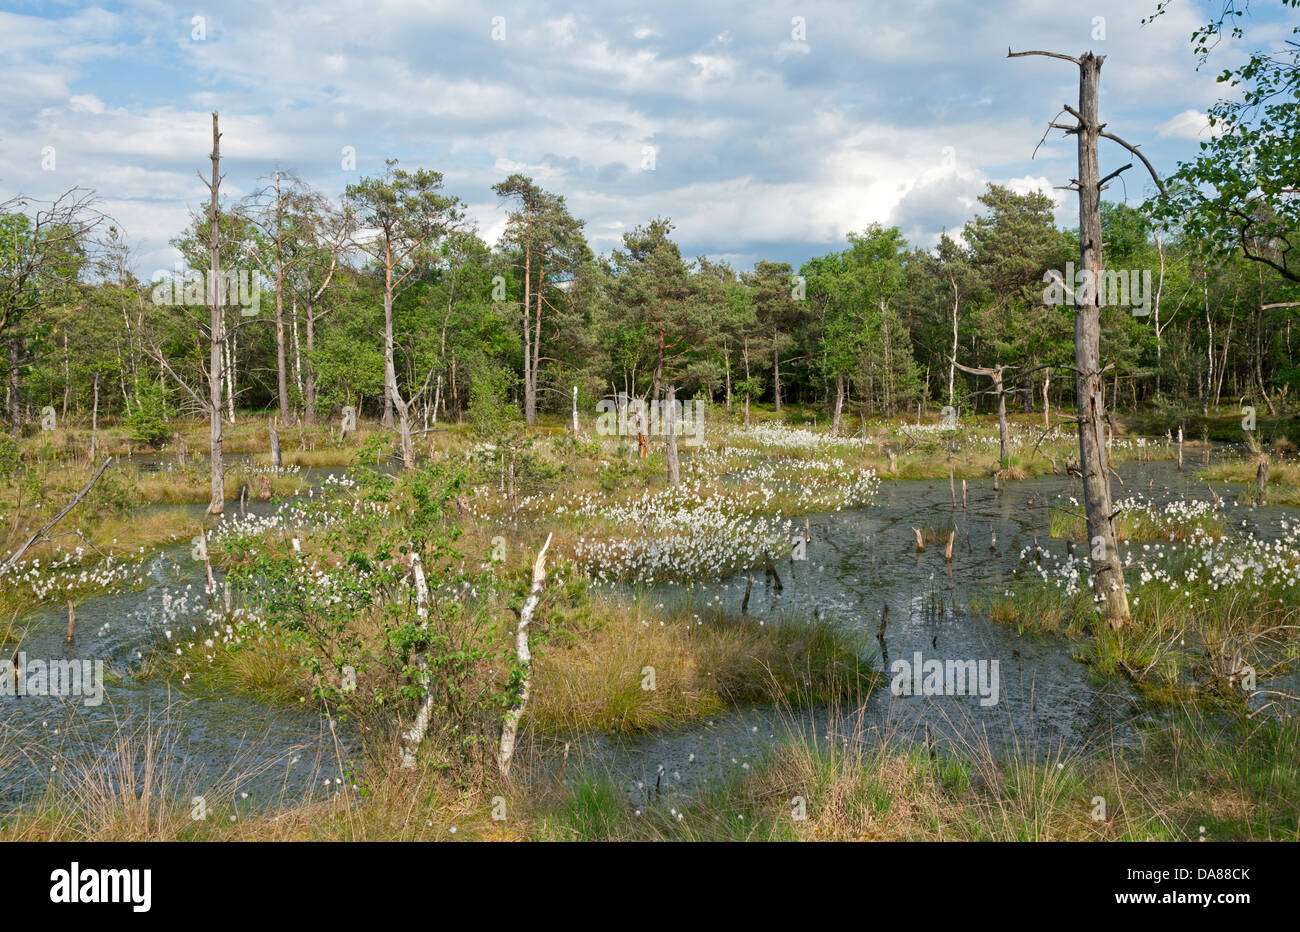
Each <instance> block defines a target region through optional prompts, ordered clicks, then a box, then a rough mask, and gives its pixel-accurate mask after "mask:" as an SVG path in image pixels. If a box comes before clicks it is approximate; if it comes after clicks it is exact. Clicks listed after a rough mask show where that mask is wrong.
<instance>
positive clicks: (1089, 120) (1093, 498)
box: [1007, 49, 1165, 629]
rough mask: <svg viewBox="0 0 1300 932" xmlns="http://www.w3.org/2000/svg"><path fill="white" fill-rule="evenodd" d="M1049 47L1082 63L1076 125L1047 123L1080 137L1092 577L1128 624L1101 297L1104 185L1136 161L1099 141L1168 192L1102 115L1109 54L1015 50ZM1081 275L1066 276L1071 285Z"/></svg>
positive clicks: (1077, 337) (1079, 349) (1081, 380)
mask: <svg viewBox="0 0 1300 932" xmlns="http://www.w3.org/2000/svg"><path fill="white" fill-rule="evenodd" d="M1024 55H1045V56H1047V57H1048V58H1060V59H1062V60H1064V61H1068V62H1073V63H1074V64H1075V65H1076V66H1078V68H1079V107H1078V109H1077V110H1076V109H1075V108H1074V107H1071V106H1070V105H1069V104H1064V105H1062V107H1061V109H1062V111H1063V112H1065V113H1068V114H1070V116H1072V117H1074V118H1075V120H1076V122H1075V123H1074V124H1073V125H1070V124H1064V123H1057V122H1055V121H1053V122H1051V123H1049V124H1048V128H1049V129H1059V130H1062V131H1063V132H1065V134H1066V135H1073V136H1076V137H1077V138H1078V143H1079V177H1078V178H1075V179H1073V180H1072V182H1071V183H1070V184H1069V185H1067V186H1066V187H1068V188H1073V189H1074V190H1076V191H1078V192H1079V275H1080V277H1081V278H1082V281H1081V282H1079V283H1078V286H1079V287H1078V288H1077V289H1075V290H1074V291H1073V298H1074V307H1075V312H1074V365H1075V396H1076V399H1077V402H1078V409H1079V468H1080V470H1081V471H1082V473H1083V503H1084V511H1085V513H1086V516H1087V524H1088V540H1089V552H1090V554H1091V558H1092V585H1093V591H1094V593H1095V594H1096V597H1097V601H1098V602H1099V603H1100V605H1101V608H1102V614H1103V616H1104V617H1105V619H1106V622H1107V624H1109V625H1110V626H1111V628H1114V629H1119V628H1123V627H1124V626H1125V625H1126V624H1127V623H1128V621H1129V617H1130V616H1129V607H1128V594H1127V593H1126V591H1125V588H1124V570H1123V567H1122V565H1121V564H1120V554H1119V542H1118V538H1117V536H1116V534H1115V520H1114V517H1115V516H1114V509H1113V507H1112V505H1111V497H1110V477H1109V475H1108V473H1107V468H1106V459H1105V442H1104V436H1105V435H1104V433H1103V431H1104V427H1103V425H1104V424H1105V423H1106V399H1105V396H1104V394H1103V392H1102V378H1103V373H1104V369H1103V367H1102V365H1101V359H1100V357H1101V348H1100V342H1101V298H1102V289H1101V288H1099V287H1098V283H1099V282H1101V281H1102V266H1103V262H1102V233H1101V192H1102V191H1103V190H1104V188H1105V186H1106V182H1107V181H1110V180H1111V179H1112V178H1115V177H1117V176H1118V175H1119V174H1120V172H1123V171H1125V170H1127V169H1129V168H1132V167H1133V164H1132V163H1131V162H1130V163H1129V164H1128V165H1125V166H1124V167H1123V168H1120V169H1118V170H1117V171H1114V172H1111V173H1110V174H1109V175H1107V176H1106V177H1105V178H1099V177H1098V175H1099V174H1100V172H1099V169H1098V167H1097V145H1098V140H1099V139H1100V138H1101V137H1103V136H1104V137H1105V138H1107V139H1110V140H1112V141H1114V142H1117V143H1119V144H1120V145H1121V146H1123V147H1124V148H1125V149H1127V150H1128V151H1129V152H1131V153H1133V155H1135V156H1137V157H1138V158H1139V159H1141V160H1142V164H1143V165H1145V166H1146V167H1147V170H1148V171H1149V172H1150V173H1151V177H1152V178H1154V179H1155V182H1156V186H1157V187H1159V188H1160V191H1161V193H1162V194H1163V193H1165V192H1164V186H1163V185H1161V183H1160V179H1159V177H1158V176H1157V175H1156V172H1155V169H1154V168H1152V167H1151V163H1150V162H1148V161H1147V158H1146V156H1144V155H1143V154H1142V153H1141V152H1139V151H1138V150H1137V148H1136V147H1135V146H1132V145H1130V144H1129V143H1127V142H1125V141H1124V140H1123V139H1120V138H1119V137H1118V136H1116V135H1114V134H1112V133H1108V132H1106V130H1105V124H1104V123H1102V122H1101V121H1100V119H1099V118H1098V115H1097V114H1098V107H1097V97H1098V89H1099V86H1100V83H1101V63H1102V62H1103V61H1105V56H1102V55H1094V54H1093V53H1092V52H1085V53H1084V54H1083V55H1081V56H1079V57H1078V58H1075V57H1074V56H1072V55H1062V54H1060V53H1058V52H1040V51H1027V52H1013V51H1011V50H1010V49H1007V57H1008V58H1018V57H1020V56H1024ZM1074 284H1075V283H1072V282H1067V283H1065V285H1066V287H1067V288H1071V287H1072V286H1073V285H1074Z"/></svg>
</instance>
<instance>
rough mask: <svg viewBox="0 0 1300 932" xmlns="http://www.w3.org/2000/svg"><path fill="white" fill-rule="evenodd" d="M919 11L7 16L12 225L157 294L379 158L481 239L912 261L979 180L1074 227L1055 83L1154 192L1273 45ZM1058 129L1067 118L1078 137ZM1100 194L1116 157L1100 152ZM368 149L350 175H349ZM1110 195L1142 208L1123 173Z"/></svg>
mask: <svg viewBox="0 0 1300 932" xmlns="http://www.w3.org/2000/svg"><path fill="white" fill-rule="evenodd" d="M1155 5H1156V3H1155V0H1084V2H1077V0H1075V2H1069V0H1065V2H1046V0H1021V2H997V0H974V2H968V0H952V2H932V0H909V2H888V3H885V2H863V0H858V2H804V0H792V2H778V3H769V2H764V0H757V2H751V3H710V4H703V3H699V2H679V0H667V2H656V3H644V2H638V3H621V2H598V3H590V4H588V3H579V2H573V0H570V2H558V3H557V2H529V3H510V2H499V0H492V2H489V3H483V4H479V3H474V2H467V0H458V2H449V3H444V2H393V0H367V2H364V3H355V2H351V3H349V2H338V0H313V2H311V3H299V2H293V0H287V2H278V0H277V2H274V3H269V2H258V3H250V2H240V0H223V2H222V3H220V4H213V3H211V2H210V0H200V2H197V3H192V4H190V5H187V6H176V5H173V4H170V3H165V2H159V0H141V2H125V3H115V4H105V5H102V6H96V5H82V4H70V3H45V2H40V3H23V2H17V3H15V2H12V0H3V2H0V201H4V200H5V199H7V198H8V197H11V196H13V195H17V194H24V195H28V196H31V197H36V198H50V197H52V196H55V195H57V194H59V193H61V192H62V191H64V190H67V189H68V188H70V187H73V186H77V185H79V186H83V187H86V188H90V189H93V190H94V191H96V192H97V194H98V196H99V199H100V206H101V209H103V210H105V211H106V212H107V213H108V214H109V215H111V216H112V217H113V218H114V219H115V220H116V221H117V222H118V224H119V226H120V227H121V229H122V230H123V231H124V232H125V234H126V236H127V238H128V240H129V242H130V243H131V245H132V248H133V251H134V255H135V271H136V273H137V275H139V276H140V277H141V278H143V279H145V280H148V279H149V278H150V277H152V273H153V272H154V271H155V270H161V269H167V268H169V267H170V266H171V265H172V263H173V262H174V261H175V260H176V258H177V255H176V253H175V252H174V250H172V248H171V247H170V246H169V245H168V240H169V239H171V238H172V237H174V236H176V235H177V234H178V233H179V232H180V231H181V230H182V229H183V228H184V227H185V226H186V225H187V224H188V222H189V218H190V216H191V213H192V211H194V210H195V209H196V208H197V207H198V205H199V204H200V203H201V202H202V201H203V200H204V198H205V197H206V196H207V194H206V192H207V189H206V187H205V186H204V184H203V182H202V181H201V180H200V178H199V177H198V176H197V175H196V171H198V170H203V171H205V172H206V171H208V170H209V166H210V163H209V162H208V160H207V157H208V153H209V152H210V150H211V112H212V111H213V110H214V109H215V110H218V111H219V112H220V114H221V129H222V132H223V138H222V143H221V146H222V155H223V163H222V167H223V170H224V172H225V175H226V177H225V180H224V182H223V186H222V192H223V195H228V196H229V197H230V198H232V199H237V198H239V197H242V196H244V195H247V194H249V193H250V192H252V191H254V190H256V189H258V188H260V187H261V186H262V185H263V184H265V182H266V180H267V178H268V176H269V175H270V174H271V173H273V172H274V171H275V170H276V169H277V168H279V169H283V170H288V171H293V172H295V173H296V174H298V175H299V176H300V177H302V178H303V179H304V180H305V181H307V182H309V183H311V184H312V185H314V186H316V187H318V188H319V189H321V190H322V191H324V192H325V193H326V194H329V195H330V196H333V197H337V196H338V195H339V194H341V193H342V190H343V188H344V186H345V185H346V184H348V183H350V182H355V181H357V180H359V179H360V178H362V177H365V176H368V175H377V174H382V172H383V170H384V162H385V160H386V159H388V158H396V159H398V160H400V163H401V165H402V167H404V168H407V169H415V168H430V169H434V170H437V171H439V172H442V173H443V175H444V179H445V182H444V183H445V189H446V191H447V193H449V194H454V195H456V196H458V197H459V198H461V199H462V200H463V201H464V202H465V203H466V204H467V205H468V212H469V215H470V217H471V218H473V220H474V221H475V222H476V223H477V226H478V230H479V233H480V235H482V236H483V237H484V239H486V240H487V241H488V242H489V243H495V242H496V240H497V238H498V237H499V236H500V233H501V231H502V228H503V226H504V223H505V213H506V211H505V208H504V207H503V206H502V205H501V204H499V203H498V200H497V198H496V196H495V195H494V194H493V193H492V190H491V186H492V185H493V184H494V183H495V182H497V181H499V180H501V179H502V178H504V177H505V176H506V175H507V174H510V173H511V172H523V173H525V174H528V175H531V176H532V177H533V178H534V179H535V180H536V181H537V182H538V183H539V184H541V185H542V186H543V187H545V188H546V189H548V190H551V191H554V192H556V193H559V194H563V195H564V196H565V197H566V198H567V201H568V205H569V207H570V210H571V211H572V213H573V214H574V215H575V216H577V217H579V218H581V219H584V220H585V221H586V233H587V236H588V239H589V241H590V242H591V245H592V248H593V249H595V250H596V251H597V252H602V253H607V252H608V251H609V250H611V249H612V248H616V247H617V246H618V245H619V242H620V239H621V236H622V234H623V233H624V232H626V231H629V230H631V229H632V228H634V227H635V226H637V225H639V224H641V223H644V222H646V221H647V220H649V219H651V218H653V217H659V216H663V217H669V218H671V219H672V221H673V223H674V225H675V233H674V236H675V238H676V239H677V241H678V242H679V243H680V244H681V247H682V252H683V254H684V255H686V256H688V257H694V256H697V255H708V256H709V257H711V258H713V259H715V260H717V259H722V260H725V261H729V262H731V263H732V264H733V265H734V266H735V267H737V268H740V269H747V268H750V267H752V266H753V264H754V262H755V261H757V260H758V259H760V258H764V259H774V260H778V261H788V262H791V263H793V264H794V265H796V267H797V266H798V265H799V264H800V263H801V262H803V261H804V260H806V259H807V258H809V257H811V256H815V255H822V254H825V253H827V252H830V251H832V250H836V249H839V248H843V246H844V244H845V240H846V237H847V235H848V234H849V233H850V232H852V231H858V230H862V229H864V228H865V227H866V226H867V225H868V224H871V223H881V224H884V225H887V226H889V225H897V226H898V227H899V228H900V229H901V230H902V231H903V233H904V234H905V235H906V236H907V237H908V239H909V240H910V241H911V242H913V243H914V244H916V245H919V246H930V245H933V243H934V242H935V241H936V239H937V237H938V235H939V233H940V232H941V231H942V230H944V229H947V230H949V231H959V230H960V228H961V226H962V224H963V223H965V222H966V221H967V220H968V219H970V217H971V216H973V215H974V214H975V213H976V212H978V210H979V204H978V202H977V200H976V199H977V198H978V196H979V194H980V193H981V192H982V191H983V190H984V189H985V187H986V186H987V185H988V184H989V183H990V182H994V183H998V184H1003V185H1009V186H1010V187H1012V188H1013V189H1016V190H1019V191H1027V190H1032V189H1041V190H1045V191H1047V192H1048V193H1050V194H1051V195H1052V196H1053V197H1054V198H1055V199H1056V203H1057V212H1056V216H1057V221H1058V223H1060V224H1061V225H1062V226H1065V227H1071V226H1076V225H1077V217H1078V213H1077V203H1076V195H1075V194H1074V193H1073V192H1070V191H1058V190H1053V187H1054V186H1055V185H1064V184H1066V183H1067V182H1068V181H1069V179H1070V178H1071V177H1073V176H1074V175H1075V174H1076V171H1075V166H1076V156H1075V148H1074V143H1073V139H1064V138H1062V137H1061V134H1060V133H1059V132H1055V131H1053V132H1052V133H1051V134H1050V135H1049V137H1048V140H1047V142H1045V143H1044V144H1043V145H1042V146H1041V148H1039V150H1038V152H1037V156H1036V157H1034V158H1031V156H1032V155H1033V153H1034V147H1035V145H1036V144H1037V143H1038V142H1039V140H1040V138H1041V137H1042V136H1043V132H1044V130H1045V129H1046V124H1047V123H1048V122H1049V121H1051V120H1052V119H1053V118H1054V117H1056V116H1057V115H1058V114H1059V113H1060V110H1061V106H1062V104H1064V103H1070V104H1071V105H1074V104H1075V103H1077V100H1078V90H1077V87H1078V69H1077V68H1076V67H1075V66H1073V65H1072V64H1071V63H1069V62H1065V61H1059V60H1055V59H1048V58H1041V57H1031V58H1016V59H1007V57H1006V54H1007V49H1008V47H1009V46H1010V47H1013V48H1015V49H1016V50H1017V51H1019V50H1023V49H1044V50H1048V51H1059V52H1065V53H1068V54H1072V55H1077V54H1079V53H1081V52H1083V51H1085V50H1089V49H1091V50H1092V51H1095V52H1097V53H1098V54H1102V55H1105V56H1106V57H1107V58H1106V63H1105V65H1104V66H1103V68H1102V95H1101V116H1102V119H1103V120H1104V121H1106V122H1107V123H1108V124H1109V125H1108V129H1109V130H1110V131H1111V132H1114V133H1116V134H1118V135H1120V136H1121V137H1123V138H1124V139H1126V140H1127V141H1129V142H1131V143H1134V144H1137V145H1140V146H1141V147H1142V151H1143V152H1144V153H1145V154H1146V155H1147V156H1148V158H1150V159H1151V161H1152V162H1153V163H1154V165H1155V167H1156V169H1157V170H1158V171H1160V172H1161V173H1167V172H1170V171H1171V170H1173V169H1174V168H1175V166H1176V164H1177V162H1178V161H1179V160H1187V159H1190V158H1192V157H1194V155H1195V153H1196V148H1197V142H1198V140H1200V139H1202V138H1205V133H1206V132H1207V128H1206V121H1205V116H1204V114H1205V111H1206V108H1207V107H1209V106H1210V105H1211V104H1213V102H1214V101H1215V100H1216V99H1218V98H1219V97H1220V96H1221V95H1222V93H1223V88H1222V86H1221V85H1218V84H1216V82H1215V80H1214V75H1215V74H1216V73H1217V72H1218V71H1219V70H1221V69H1222V68H1223V67H1226V66H1228V65H1230V64H1232V63H1233V62H1234V61H1236V60H1239V59H1240V57H1241V56H1242V55H1243V52H1244V48H1247V47H1249V48H1253V47H1257V46H1259V45H1266V44H1268V43H1269V42H1272V41H1281V39H1282V38H1283V37H1284V36H1285V34H1287V33H1289V28H1290V27H1289V25H1288V26H1284V25H1283V23H1282V17H1281V15H1280V14H1278V13H1277V12H1275V11H1274V7H1275V6H1276V4H1269V3H1264V2H1261V0H1256V3H1255V5H1254V7H1252V14H1251V16H1250V17H1249V18H1248V19H1247V21H1246V25H1247V34H1246V41H1245V42H1244V43H1242V44H1240V45H1238V44H1236V43H1233V42H1231V41H1228V42H1225V43H1224V44H1223V45H1222V46H1221V47H1220V48H1219V49H1217V50H1216V52H1215V57H1214V59H1213V60H1212V62H1211V65H1212V67H1206V68H1202V69H1200V70H1199V71H1198V70H1197V67H1196V66H1197V60H1196V58H1195V56H1194V54H1193V52H1192V49H1191V46H1190V43H1189V37H1190V35H1191V33H1192V31H1193V29H1195V28H1196V27H1197V26H1198V25H1200V24H1201V23H1203V22H1204V21H1205V20H1206V18H1207V15H1208V10H1209V7H1208V5H1207V4H1206V3H1204V2H1201V0H1174V2H1173V4H1172V7H1171V9H1170V10H1169V12H1167V13H1165V14H1164V15H1162V16H1160V17H1159V18H1158V19H1156V20H1155V22H1153V23H1152V24H1150V25H1147V26H1143V25H1142V23H1141V20H1142V18H1143V17H1144V16H1146V15H1149V14H1150V13H1151V12H1152V11H1153V10H1154V8H1155ZM1067 119H1068V118H1067ZM1102 146H1103V148H1102V173H1103V174H1105V173H1106V172H1108V171H1110V170H1113V169H1114V168H1118V167H1120V166H1121V165H1123V164H1124V163H1125V162H1126V161H1130V159H1129V158H1128V155H1127V153H1125V152H1123V151H1122V150H1121V149H1119V148H1118V147H1116V146H1114V145H1113V144H1112V143H1109V142H1106V141H1104V140H1103V142H1102ZM351 152H355V167H352V166H351V164H350V161H349V159H348V158H347V156H348V155H349V153H351ZM1122 177H1123V179H1124V183H1123V184H1120V183H1116V186H1115V187H1113V188H1112V189H1111V190H1109V191H1108V192H1107V197H1108V198H1111V199H1115V200H1124V199H1127V201H1128V202H1129V203H1132V204H1136V203H1139V202H1140V201H1141V200H1142V199H1143V198H1144V197H1145V195H1146V193H1147V192H1148V190H1149V189H1150V182H1149V180H1148V179H1147V178H1146V177H1145V173H1144V171H1143V169H1142V166H1141V165H1140V164H1138V165H1135V166H1134V168H1133V169H1132V170H1130V171H1128V172H1126V173H1125V175H1124V176H1122Z"/></svg>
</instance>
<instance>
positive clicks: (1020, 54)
mask: <svg viewBox="0 0 1300 932" xmlns="http://www.w3.org/2000/svg"><path fill="white" fill-rule="evenodd" d="M1025 55H1045V56H1047V57H1048V58H1060V59H1064V60H1065V61H1072V62H1074V63H1075V64H1076V65H1078V64H1082V63H1081V62H1080V61H1079V59H1077V58H1075V57H1074V56H1072V55H1062V54H1061V53H1060V52H1042V51H1039V50H1037V49H1031V50H1029V51H1026V52H1013V51H1011V46H1009V45H1008V46H1007V58H1023V57H1024V56H1025Z"/></svg>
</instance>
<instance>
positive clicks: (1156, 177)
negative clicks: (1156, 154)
mask: <svg viewBox="0 0 1300 932" xmlns="http://www.w3.org/2000/svg"><path fill="white" fill-rule="evenodd" d="M1097 135H1098V136H1105V137H1106V138H1107V139H1109V140H1111V141H1112V142H1117V143H1119V144H1120V145H1121V146H1123V147H1124V148H1125V149H1127V150H1128V151H1130V152H1132V153H1133V154H1134V155H1136V156H1137V157H1138V158H1139V159H1141V160H1142V164H1143V165H1145V166H1146V167H1147V171H1149V172H1150V173H1151V180H1152V181H1154V182H1155V183H1156V187H1157V188H1159V189H1160V194H1161V195H1162V196H1164V197H1168V196H1169V192H1168V191H1166V190H1165V186H1164V183H1163V182H1162V181H1161V180H1160V176H1159V175H1157V174H1156V170H1155V168H1153V167H1152V165H1151V163H1150V162H1149V161H1147V157H1146V156H1145V155H1143V154H1142V153H1141V152H1139V151H1138V148H1137V146H1134V145H1130V144H1129V143H1127V142H1125V141H1124V140H1123V139H1120V138H1119V137H1118V136H1116V135H1115V134H1114V133H1108V132H1106V131H1105V130H1101V131H1099V132H1098V133H1097Z"/></svg>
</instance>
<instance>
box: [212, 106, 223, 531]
mask: <svg viewBox="0 0 1300 932" xmlns="http://www.w3.org/2000/svg"><path fill="white" fill-rule="evenodd" d="M208 191H209V192H211V195H212V199H211V201H209V203H208V327H209V333H208V337H209V341H210V342H209V346H208V440H209V445H210V448H211V452H210V454H209V457H208V466H209V470H210V473H211V480H212V482H211V498H210V501H209V503H208V514H212V515H219V514H221V513H222V512H223V511H225V508H226V465H225V458H224V457H223V456H222V452H221V447H222V443H223V430H224V428H223V426H222V423H221V383H222V376H223V375H224V373H223V372H222V365H223V364H224V359H223V352H222V351H223V350H224V349H225V343H226V334H225V326H226V321H225V309H224V308H223V307H222V306H221V288H220V287H219V283H220V281H221V229H220V217H221V212H220V205H219V202H218V197H219V195H220V192H221V132H220V131H219V130H218V129H217V114H216V113H215V112H214V113H213V114H212V181H211V183H209V184H208Z"/></svg>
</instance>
